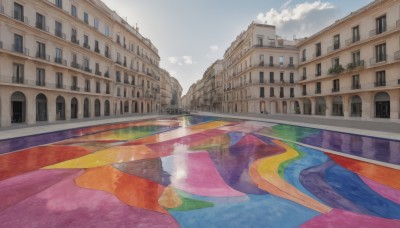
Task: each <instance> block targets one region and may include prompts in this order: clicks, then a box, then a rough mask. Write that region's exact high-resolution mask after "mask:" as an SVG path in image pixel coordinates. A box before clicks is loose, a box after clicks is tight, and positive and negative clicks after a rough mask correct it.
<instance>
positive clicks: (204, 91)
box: [197, 60, 222, 112]
mask: <svg viewBox="0 0 400 228" xmlns="http://www.w3.org/2000/svg"><path fill="white" fill-rule="evenodd" d="M221 72H222V61H221V60H217V61H215V62H214V63H213V64H212V65H211V66H210V67H209V68H208V69H207V70H206V71H205V72H204V74H203V78H202V79H201V80H200V81H199V82H198V83H197V85H198V86H197V90H198V93H197V96H198V97H199V99H198V100H199V101H198V110H200V111H208V112H216V111H218V110H219V111H220V110H221V105H218V104H221V103H222V93H221V92H222V90H221V88H222V83H220V84H218V82H221V80H218V79H217V77H220V78H222V75H221V74H220V73H221Z"/></svg>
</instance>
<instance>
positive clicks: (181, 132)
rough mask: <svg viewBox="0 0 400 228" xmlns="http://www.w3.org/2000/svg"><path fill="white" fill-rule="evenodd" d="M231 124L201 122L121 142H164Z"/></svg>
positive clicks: (130, 143) (138, 143)
mask: <svg viewBox="0 0 400 228" xmlns="http://www.w3.org/2000/svg"><path fill="white" fill-rule="evenodd" d="M228 124H231V123H230V122H224V121H214V122H210V123H203V124H198V125H195V126H191V127H186V128H178V129H176V130H172V131H168V132H164V133H161V134H156V135H152V136H149V137H145V138H142V139H138V140H132V141H130V142H128V143H125V144H123V145H124V146H129V145H140V144H152V143H158V142H165V141H168V140H172V139H176V138H180V137H184V136H188V135H193V134H196V133H200V132H203V131H206V130H210V129H214V128H218V127H221V126H225V125H228Z"/></svg>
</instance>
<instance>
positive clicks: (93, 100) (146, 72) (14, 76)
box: [0, 0, 160, 126]
mask: <svg viewBox="0 0 400 228" xmlns="http://www.w3.org/2000/svg"><path fill="white" fill-rule="evenodd" d="M0 62H1V66H0V126H10V125H11V124H13V123H26V124H35V123H38V122H55V121H66V120H71V119H83V118H94V117H101V116H113V115H121V114H127V113H148V112H157V111H159V110H160V89H159V88H160V76H159V75H160V68H159V62H160V57H159V55H158V50H157V48H156V47H155V46H154V45H153V44H152V43H151V41H150V40H149V39H147V38H145V37H143V36H142V35H141V34H140V33H139V29H138V28H134V27H132V26H130V25H129V24H128V23H127V22H126V21H125V20H124V19H122V18H121V17H120V16H118V15H117V14H116V13H115V12H114V11H112V10H110V9H109V8H108V7H107V6H106V5H105V4H104V3H103V2H101V1H100V0H87V1H78V0H36V1H24V0H16V1H4V0H3V1H0Z"/></svg>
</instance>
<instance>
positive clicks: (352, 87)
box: [351, 83, 361, 89]
mask: <svg viewBox="0 0 400 228" xmlns="http://www.w3.org/2000/svg"><path fill="white" fill-rule="evenodd" d="M351 89H361V85H360V83H358V84H353V85H351Z"/></svg>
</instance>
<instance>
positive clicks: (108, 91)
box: [106, 83, 110, 94]
mask: <svg viewBox="0 0 400 228" xmlns="http://www.w3.org/2000/svg"><path fill="white" fill-rule="evenodd" d="M106 94H110V84H108V83H107V84H106Z"/></svg>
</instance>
